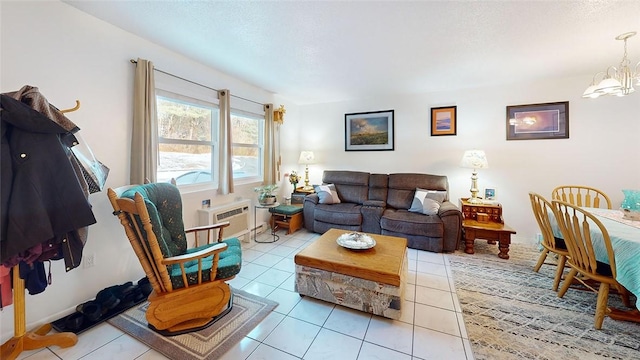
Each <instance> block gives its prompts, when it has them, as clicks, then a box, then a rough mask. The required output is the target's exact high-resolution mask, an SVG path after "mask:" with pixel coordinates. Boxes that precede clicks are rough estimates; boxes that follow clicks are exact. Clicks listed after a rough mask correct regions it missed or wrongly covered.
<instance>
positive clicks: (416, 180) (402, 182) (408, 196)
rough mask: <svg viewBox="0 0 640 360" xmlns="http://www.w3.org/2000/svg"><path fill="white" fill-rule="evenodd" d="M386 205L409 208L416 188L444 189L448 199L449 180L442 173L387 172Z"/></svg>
mask: <svg viewBox="0 0 640 360" xmlns="http://www.w3.org/2000/svg"><path fill="white" fill-rule="evenodd" d="M388 186H389V189H388V194H387V205H388V206H390V207H392V208H396V209H405V210H408V209H409V208H411V203H412V202H413V197H414V194H415V192H416V188H420V189H425V190H440V191H446V196H445V201H447V200H449V182H448V180H447V177H446V176H444V175H430V174H412V173H401V174H389V185H388Z"/></svg>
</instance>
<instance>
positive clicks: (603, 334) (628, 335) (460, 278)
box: [447, 241, 640, 360]
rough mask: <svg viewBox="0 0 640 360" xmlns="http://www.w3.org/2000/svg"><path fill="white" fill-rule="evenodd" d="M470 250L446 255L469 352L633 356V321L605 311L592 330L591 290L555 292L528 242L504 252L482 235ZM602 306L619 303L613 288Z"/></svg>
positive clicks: (638, 327) (638, 347) (636, 346)
mask: <svg viewBox="0 0 640 360" xmlns="http://www.w3.org/2000/svg"><path fill="white" fill-rule="evenodd" d="M475 251H476V253H475V254H473V255H469V254H465V253H463V252H461V251H457V252H456V253H454V254H449V255H447V257H448V259H449V262H450V264H451V269H452V271H453V278H454V282H455V287H456V293H457V295H458V298H459V300H460V305H461V307H462V311H463V318H464V322H465V326H466V329H467V334H468V336H469V340H470V342H471V345H472V348H473V352H474V354H475V358H476V359H563V360H567V359H580V360H585V359H640V324H637V323H631V322H623V321H616V320H612V319H610V318H608V317H605V320H604V324H603V326H602V329H601V330H596V329H595V328H594V327H593V322H594V314H595V305H596V294H595V293H593V292H591V291H585V290H579V289H574V288H570V289H569V290H568V291H567V293H566V294H565V296H564V297H563V298H562V299H561V298H558V297H557V293H556V292H555V291H553V290H552V289H551V287H552V285H553V277H554V272H555V269H556V268H555V264H545V265H543V266H542V268H541V269H540V272H539V273H535V272H533V267H534V265H535V263H536V261H537V259H538V257H539V255H540V252H539V251H538V249H537V247H536V246H535V245H523V244H511V248H510V251H509V255H510V259H508V260H503V259H500V258H499V257H498V256H497V254H498V248H497V245H489V244H487V243H486V242H484V241H476V242H475ZM548 259H549V257H548ZM553 260H554V259H553V258H551V259H549V260H547V263H553ZM567 272H568V270H565V274H566V273H567ZM631 300H632V303H635V300H636V299H635V297H633V296H632V299H631ZM609 306H614V307H617V308H620V309H625V307H624V305H623V304H622V301H621V300H620V297H619V296H618V295H615V294H611V295H610V296H609Z"/></svg>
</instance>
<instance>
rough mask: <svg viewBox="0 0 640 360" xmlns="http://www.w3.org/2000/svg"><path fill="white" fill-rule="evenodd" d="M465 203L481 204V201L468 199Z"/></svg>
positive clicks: (473, 198) (474, 198) (475, 198)
mask: <svg viewBox="0 0 640 360" xmlns="http://www.w3.org/2000/svg"><path fill="white" fill-rule="evenodd" d="M467 202H468V203H469V204H482V199H478V198H477V197H470V198H469V200H467Z"/></svg>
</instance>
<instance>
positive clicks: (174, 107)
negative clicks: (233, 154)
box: [156, 89, 219, 186]
mask: <svg viewBox="0 0 640 360" xmlns="http://www.w3.org/2000/svg"><path fill="white" fill-rule="evenodd" d="M156 106H157V117H158V147H159V149H158V171H157V180H158V181H170V180H171V179H172V178H174V179H176V183H177V184H178V185H190V184H198V183H211V182H213V183H214V186H215V185H216V182H217V158H218V157H217V154H218V149H217V139H218V124H219V111H218V106H217V105H215V104H213V103H209V102H206V101H202V100H198V99H195V98H191V97H187V96H183V95H177V94H173V93H170V92H167V91H163V90H159V89H156Z"/></svg>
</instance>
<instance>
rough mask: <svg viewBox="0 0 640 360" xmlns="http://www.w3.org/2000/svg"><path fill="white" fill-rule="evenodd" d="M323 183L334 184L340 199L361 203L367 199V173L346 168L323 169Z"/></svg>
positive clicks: (346, 201) (345, 201)
mask: <svg viewBox="0 0 640 360" xmlns="http://www.w3.org/2000/svg"><path fill="white" fill-rule="evenodd" d="M322 182H323V183H324V184H334V185H335V187H336V192H337V193H338V197H339V198H340V201H342V202H344V203H355V204H362V203H364V202H365V201H366V200H368V195H369V173H367V172H361V171H348V170H325V172H324V173H323V175H322Z"/></svg>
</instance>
